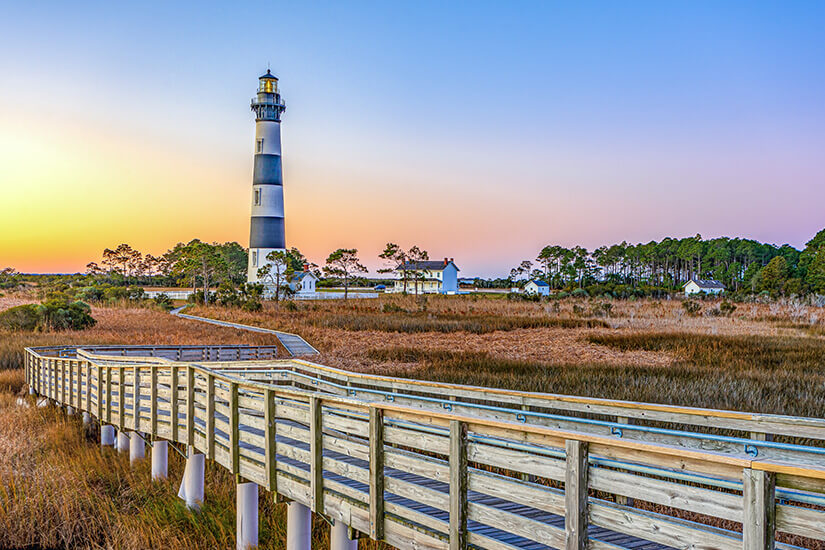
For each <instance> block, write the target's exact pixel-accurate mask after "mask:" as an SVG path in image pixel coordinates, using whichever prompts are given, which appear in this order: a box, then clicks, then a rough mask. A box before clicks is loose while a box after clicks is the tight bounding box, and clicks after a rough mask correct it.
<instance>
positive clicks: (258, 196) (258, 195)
mask: <svg viewBox="0 0 825 550" xmlns="http://www.w3.org/2000/svg"><path fill="white" fill-rule="evenodd" d="M255 206H261V190H260V189H255Z"/></svg>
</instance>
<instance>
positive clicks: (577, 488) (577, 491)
mask: <svg viewBox="0 0 825 550" xmlns="http://www.w3.org/2000/svg"><path fill="white" fill-rule="evenodd" d="M565 451H566V454H567V468H566V470H565V477H564V527H565V550H586V548H587V520H588V518H587V467H588V464H587V443H584V442H581V441H577V440H574V439H568V440H567V441H565Z"/></svg>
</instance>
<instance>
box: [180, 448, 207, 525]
mask: <svg viewBox="0 0 825 550" xmlns="http://www.w3.org/2000/svg"><path fill="white" fill-rule="evenodd" d="M205 466H206V457H205V456H203V454H201V453H199V452H197V451H196V450H195V447H194V446H192V445H190V446H189V451H188V453H187V458H186V466H185V467H184V469H183V480H182V481H181V484H180V490H178V497H179V498H181V499H183V500H184V501H185V502H186V506H188V507H189V508H190V509H192V510H197V509H199V508H200V505H201V503H202V502H203V475H204V468H205Z"/></svg>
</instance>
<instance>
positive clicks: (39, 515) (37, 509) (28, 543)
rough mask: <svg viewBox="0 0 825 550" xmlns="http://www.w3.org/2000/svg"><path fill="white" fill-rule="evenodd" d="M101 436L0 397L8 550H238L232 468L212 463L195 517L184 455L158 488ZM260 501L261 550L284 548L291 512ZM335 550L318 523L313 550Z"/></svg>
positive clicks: (51, 411)
mask: <svg viewBox="0 0 825 550" xmlns="http://www.w3.org/2000/svg"><path fill="white" fill-rule="evenodd" d="M93 435H94V434H92V433H91V432H90V431H89V432H87V431H86V430H85V429H84V428H83V427H82V426H81V424H80V421H79V419H78V418H77V417H66V416H65V415H64V414H63V413H62V412H61V411H60V410H58V409H56V408H53V407H46V408H34V407H20V406H16V405H15V404H14V399H13V398H12V397H11V396H9V395H8V394H0V548H27V549H38V550H58V549H60V550H62V549H77V548H118V549H124V550H138V549H147V548H169V549H172V550H183V549H195V550H201V549H202V550H207V549H208V550H213V549H216V548H233V547H234V545H235V481H234V477H233V476H232V475H231V474H230V473H228V472H227V471H226V470H225V469H223V468H222V467H220V466H216V465H214V464H213V463H211V462H207V469H206V494H205V502H204V505H203V507H202V508H201V510H200V512H198V513H193V512H191V511H189V510H188V509H187V508H186V507H185V505H184V503H183V502H182V501H181V500H179V499H178V498H177V489H178V487H177V483H178V482H179V480H180V479H181V476H182V473H183V466H184V464H183V459H182V458H181V457H180V456H179V455H178V454H177V453H174V452H171V451H170V453H169V480H168V481H165V482H153V481H151V479H150V461H149V460H148V459H147V460H143V461H141V462H139V463H138V464H137V465H136V466H135V467H131V466H130V464H129V457H128V454H125V453H121V454H118V453H117V452H115V451H114V450H112V449H101V448H100V447H99V446H98V445H97V444H96V443H95V439H94V438H93V437H92V436H93ZM149 453H150V449H148V448H147V458H148V455H149ZM260 495H261V496H260V502H259V517H260V522H261V523H260V542H261V544H260V546H259V547H260V548H264V549H270V548H271V549H281V548H284V545H285V540H286V505H285V504H276V503H275V502H274V500H273V498H272V496H271V495H270V494H269V493H266V492H264V491H261V492H260ZM328 545H329V529H328V526H327V525H326V523H325V522H324V521H323V520H316V521H314V523H313V542H312V547H313V548H325V547H328ZM362 548H378V546H376V545H375V544H374V543H368V544H362Z"/></svg>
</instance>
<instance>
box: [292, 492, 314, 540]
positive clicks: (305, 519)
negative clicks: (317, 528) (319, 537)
mask: <svg viewBox="0 0 825 550" xmlns="http://www.w3.org/2000/svg"><path fill="white" fill-rule="evenodd" d="M311 535H312V511H311V510H310V509H309V507H308V506H304V505H303V504H301V503H300V502H295V501H292V502H290V503H289V504H287V510H286V550H310V542H311V540H312V537H311Z"/></svg>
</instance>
